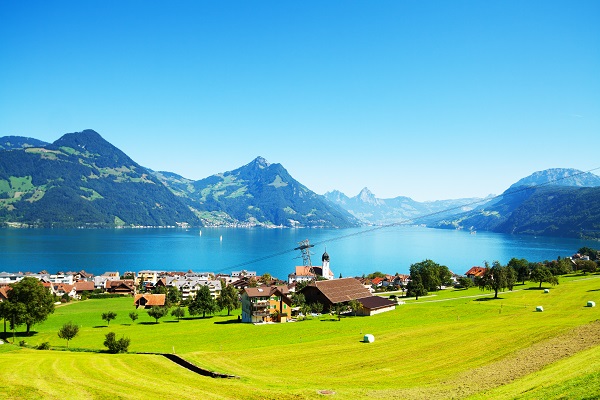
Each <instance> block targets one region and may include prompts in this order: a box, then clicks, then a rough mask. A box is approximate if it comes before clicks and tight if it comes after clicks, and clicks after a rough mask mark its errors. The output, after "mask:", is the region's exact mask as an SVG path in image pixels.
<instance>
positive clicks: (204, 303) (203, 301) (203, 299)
mask: <svg viewBox="0 0 600 400" xmlns="http://www.w3.org/2000/svg"><path fill="white" fill-rule="evenodd" d="M217 309H218V305H217V302H216V301H215V299H213V298H212V296H211V295H210V289H209V288H208V286H202V287H200V289H199V290H198V292H196V295H195V296H194V298H193V299H192V301H191V302H190V305H189V306H188V312H189V313H190V315H198V314H202V318H206V314H214V313H215V312H216V311H217Z"/></svg>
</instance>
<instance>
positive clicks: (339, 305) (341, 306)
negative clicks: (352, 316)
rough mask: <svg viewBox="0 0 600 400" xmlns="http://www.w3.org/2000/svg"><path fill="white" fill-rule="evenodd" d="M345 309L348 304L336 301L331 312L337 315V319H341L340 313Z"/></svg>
mask: <svg viewBox="0 0 600 400" xmlns="http://www.w3.org/2000/svg"><path fill="white" fill-rule="evenodd" d="M346 310H348V306H347V305H345V304H342V303H337V304H334V306H333V314H334V315H335V316H337V318H338V321H340V320H341V319H342V313H343V312H345V311H346Z"/></svg>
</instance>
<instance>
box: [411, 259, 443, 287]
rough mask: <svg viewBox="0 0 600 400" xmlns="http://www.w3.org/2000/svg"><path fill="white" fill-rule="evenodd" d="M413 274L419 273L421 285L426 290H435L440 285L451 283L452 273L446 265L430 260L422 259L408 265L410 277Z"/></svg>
mask: <svg viewBox="0 0 600 400" xmlns="http://www.w3.org/2000/svg"><path fill="white" fill-rule="evenodd" d="M415 274H419V275H421V281H422V283H423V287H424V288H425V289H427V290H428V291H436V290H438V289H441V288H442V286H448V285H450V284H451V282H452V281H451V279H452V273H451V272H450V270H449V269H448V267H446V266H444V265H440V264H438V263H436V262H434V261H432V260H424V261H421V262H419V263H415V264H412V265H411V266H410V275H411V279H412V277H413V276H414V275H415Z"/></svg>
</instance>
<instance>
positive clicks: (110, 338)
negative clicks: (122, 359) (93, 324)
mask: <svg viewBox="0 0 600 400" xmlns="http://www.w3.org/2000/svg"><path fill="white" fill-rule="evenodd" d="M130 343H131V341H130V340H129V338H126V337H124V336H123V337H121V339H119V340H117V339H116V337H115V333H114V332H109V333H107V334H106V336H105V339H104V346H105V347H107V348H108V352H109V353H114V354H116V353H127V349H129V344H130Z"/></svg>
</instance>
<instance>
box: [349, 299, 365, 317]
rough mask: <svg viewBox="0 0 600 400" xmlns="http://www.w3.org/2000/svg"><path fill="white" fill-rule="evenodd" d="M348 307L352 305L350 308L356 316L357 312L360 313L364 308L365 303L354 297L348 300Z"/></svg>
mask: <svg viewBox="0 0 600 400" xmlns="http://www.w3.org/2000/svg"><path fill="white" fill-rule="evenodd" d="M348 307H350V309H351V310H352V314H353V315H354V316H356V314H358V313H359V312H361V311H362V309H363V305H362V303H361V302H360V301H358V300H356V299H352V300H350V301H349V302H348Z"/></svg>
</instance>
